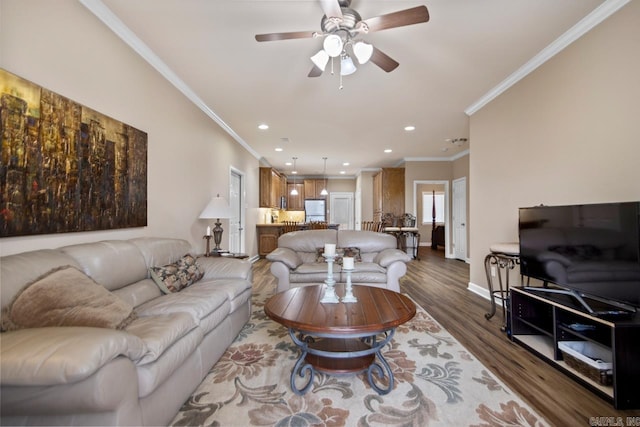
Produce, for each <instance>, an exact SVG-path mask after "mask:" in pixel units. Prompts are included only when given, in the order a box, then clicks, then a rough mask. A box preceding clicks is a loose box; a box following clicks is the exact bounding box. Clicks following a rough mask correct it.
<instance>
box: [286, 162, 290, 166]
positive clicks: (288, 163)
mask: <svg viewBox="0 0 640 427" xmlns="http://www.w3.org/2000/svg"><path fill="white" fill-rule="evenodd" d="M291 164H292V163H291V162H287V163H285V164H284V165H285V166H291Z"/></svg>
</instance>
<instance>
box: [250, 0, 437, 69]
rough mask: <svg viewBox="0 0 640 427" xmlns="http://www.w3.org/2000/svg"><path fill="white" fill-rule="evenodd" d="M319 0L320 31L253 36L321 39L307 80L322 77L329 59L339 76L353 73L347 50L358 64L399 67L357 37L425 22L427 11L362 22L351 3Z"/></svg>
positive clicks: (415, 9) (408, 11)
mask: <svg viewBox="0 0 640 427" xmlns="http://www.w3.org/2000/svg"><path fill="white" fill-rule="evenodd" d="M319 1H320V5H321V7H322V10H323V11H324V13H325V14H324V16H323V17H322V20H321V21H320V28H322V32H317V31H295V32H287V33H270V34H257V35H256V40H257V41H259V42H268V41H277V40H290V39H303V38H320V37H324V42H323V49H321V50H320V51H319V52H318V53H317V54H315V55H314V56H312V57H311V61H312V62H313V64H314V65H313V68H312V69H311V71H310V72H309V77H318V76H320V75H322V73H323V72H324V69H325V67H326V65H327V63H328V61H329V59H332V60H333V58H338V57H339V58H340V75H341V76H343V75H349V74H351V73H353V72H355V71H356V67H355V65H354V64H353V60H352V59H351V55H350V54H349V52H348V51H347V48H349V50H350V51H351V54H352V55H353V56H355V57H356V59H357V60H358V62H359V63H360V64H365V63H366V62H368V61H371V62H373V63H374V64H376V65H377V66H378V67H380V68H382V69H383V70H384V71H386V72H387V73H388V72H391V71H393V70H395V69H396V68H397V67H398V65H400V64H399V63H398V62H397V61H395V60H394V59H392V58H391V57H390V56H388V55H387V54H385V53H384V52H382V51H380V50H379V49H377V48H376V47H374V46H373V45H371V44H368V43H366V42H364V41H363V40H359V39H358V36H360V35H361V34H368V33H371V32H374V31H381V30H387V29H389V28H396V27H403V26H406V25H413V24H419V23H422V22H427V21H429V11H428V10H427V7H426V6H417V7H413V8H410V9H405V10H401V11H398V12H393V13H389V14H386V15H380V16H376V17H374V18H369V19H365V20H363V19H362V18H361V17H360V14H359V13H358V12H357V11H355V10H354V9H351V8H350V7H349V6H350V5H351V0H319ZM332 66H333V62H332Z"/></svg>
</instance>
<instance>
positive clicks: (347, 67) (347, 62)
mask: <svg viewBox="0 0 640 427" xmlns="http://www.w3.org/2000/svg"><path fill="white" fill-rule="evenodd" d="M355 72H356V66H355V65H354V64H353V60H352V59H351V57H350V56H349V55H344V56H343V57H342V58H341V59H340V75H341V76H348V75H351V74H353V73H355Z"/></svg>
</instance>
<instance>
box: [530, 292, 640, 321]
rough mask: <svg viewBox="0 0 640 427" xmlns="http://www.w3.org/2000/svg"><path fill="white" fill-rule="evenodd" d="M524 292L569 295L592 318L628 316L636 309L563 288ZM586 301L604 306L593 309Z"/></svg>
mask: <svg viewBox="0 0 640 427" xmlns="http://www.w3.org/2000/svg"><path fill="white" fill-rule="evenodd" d="M523 289H524V290H527V291H533V292H542V293H549V294H560V295H569V296H571V297H573V298H575V300H576V301H578V303H579V304H580V305H581V306H582V307H583V308H584V309H585V310H586V311H587V313H589V314H590V315H592V316H601V317H607V316H629V315H632V314H634V313H635V312H636V308H635V307H633V306H631V305H629V304H625V303H622V302H619V301H613V300H609V299H606V298H601V297H598V296H595V295H587V294H585V293H582V292H578V291H577V290H575V289H563V288H548V287H536V286H525V287H523ZM585 298H586V299H590V300H593V301H597V302H600V303H603V304H604V305H605V307H604V308H602V309H593V308H592V307H591V304H589V303H588V302H587V301H585Z"/></svg>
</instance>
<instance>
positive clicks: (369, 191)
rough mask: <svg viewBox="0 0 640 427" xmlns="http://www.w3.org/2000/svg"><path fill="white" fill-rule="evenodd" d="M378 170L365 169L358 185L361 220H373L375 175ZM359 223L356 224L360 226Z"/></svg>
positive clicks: (359, 177)
mask: <svg viewBox="0 0 640 427" xmlns="http://www.w3.org/2000/svg"><path fill="white" fill-rule="evenodd" d="M376 173H377V172H372V171H363V172H361V173H360V175H359V176H358V180H357V182H356V185H359V186H360V220H361V221H373V175H374V174H376ZM358 225H359V224H356V228H358Z"/></svg>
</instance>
